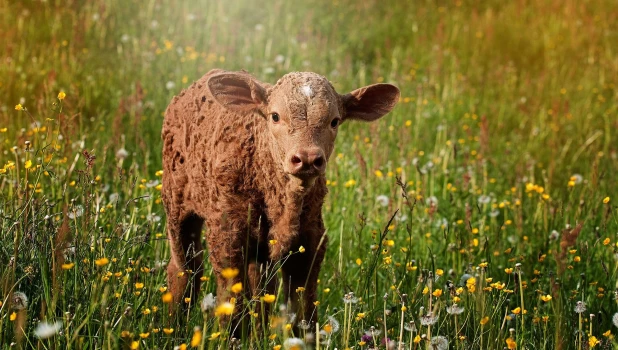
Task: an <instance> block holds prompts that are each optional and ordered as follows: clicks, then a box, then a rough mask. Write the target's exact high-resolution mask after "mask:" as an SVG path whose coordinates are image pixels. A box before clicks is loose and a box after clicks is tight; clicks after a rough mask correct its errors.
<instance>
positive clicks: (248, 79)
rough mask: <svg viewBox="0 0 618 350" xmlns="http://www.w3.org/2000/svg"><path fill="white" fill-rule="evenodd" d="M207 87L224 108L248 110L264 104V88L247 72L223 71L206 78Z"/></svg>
mask: <svg viewBox="0 0 618 350" xmlns="http://www.w3.org/2000/svg"><path fill="white" fill-rule="evenodd" d="M208 89H210V93H211V94H212V96H213V97H214V98H215V100H216V101H217V102H218V103H219V104H220V105H222V106H223V107H225V108H228V109H232V110H237V111H250V110H253V109H259V108H260V107H261V106H264V105H266V101H267V98H266V89H264V87H263V86H262V85H260V83H259V82H258V81H257V80H256V79H254V78H253V77H252V76H250V75H249V74H247V73H243V72H240V73H236V72H224V73H219V74H216V75H213V76H212V77H210V78H209V79H208Z"/></svg>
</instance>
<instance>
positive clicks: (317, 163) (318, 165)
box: [313, 156, 324, 168]
mask: <svg viewBox="0 0 618 350" xmlns="http://www.w3.org/2000/svg"><path fill="white" fill-rule="evenodd" d="M323 165H324V158H322V157H319V156H318V157H316V158H315V159H314V160H313V166H314V167H316V168H321V167H322V166H323Z"/></svg>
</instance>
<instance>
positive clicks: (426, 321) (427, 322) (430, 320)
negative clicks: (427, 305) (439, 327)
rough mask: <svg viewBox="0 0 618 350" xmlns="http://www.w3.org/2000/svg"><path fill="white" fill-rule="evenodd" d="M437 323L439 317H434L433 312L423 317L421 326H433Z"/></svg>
mask: <svg viewBox="0 0 618 350" xmlns="http://www.w3.org/2000/svg"><path fill="white" fill-rule="evenodd" d="M437 321H438V317H436V316H434V315H433V313H431V312H430V313H427V314H425V315H423V316H421V326H431V325H433V324H434V323H436V322H437Z"/></svg>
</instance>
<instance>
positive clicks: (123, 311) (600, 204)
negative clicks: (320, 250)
mask: <svg viewBox="0 0 618 350" xmlns="http://www.w3.org/2000/svg"><path fill="white" fill-rule="evenodd" d="M0 33H2V34H0V35H1V37H2V39H3V40H2V41H3V44H2V50H1V51H0V60H1V61H2V64H0V76H2V79H1V80H0V96H2V104H1V105H0V142H2V145H3V147H2V152H1V153H0V157H1V158H2V159H1V162H0V166H1V168H0V173H1V174H0V188H1V192H0V213H1V215H0V228H1V231H0V232H1V233H0V301H1V302H2V304H1V306H0V344H1V345H0V348H2V349H5V348H6V349H8V348H12V344H13V345H15V346H17V347H22V348H38V349H48V348H59V347H64V348H66V349H82V348H83V349H94V348H113V349H116V348H138V347H139V348H143V349H146V348H148V349H150V348H152V349H161V348H173V347H175V346H178V347H182V346H186V347H192V345H195V346H196V347H198V348H207V349H215V348H216V349H219V348H222V349H223V348H227V347H229V346H233V347H243V348H246V347H249V345H250V341H249V340H248V339H245V340H243V341H241V342H236V341H231V340H229V339H228V335H227V334H228V331H229V330H228V329H227V328H225V327H224V324H223V323H221V322H220V317H219V316H216V315H215V314H214V313H213V311H212V310H208V311H206V312H204V313H203V312H202V311H201V310H200V307H194V308H192V309H190V311H189V312H187V313H186V314H182V315H181V317H182V318H183V319H184V322H181V321H179V320H178V319H175V318H171V317H169V316H168V313H167V311H168V307H169V305H168V304H166V303H165V302H164V301H165V295H166V294H165V293H166V292H165V285H166V280H165V263H166V261H167V259H168V256H169V255H168V254H169V253H168V246H167V242H166V239H165V232H164V227H165V225H164V222H165V215H164V211H163V207H162V204H161V200H160V194H159V189H160V187H159V183H160V173H159V172H158V171H159V169H161V153H160V150H161V141H160V130H161V123H162V114H163V111H164V110H165V107H166V106H167V104H168V102H169V101H170V100H171V98H172V96H173V95H175V94H177V93H179V92H180V90H181V89H182V88H183V87H186V86H188V85H189V84H190V83H191V82H192V81H193V80H196V79H197V78H199V77H200V76H201V75H202V74H204V73H205V72H207V71H208V70H209V69H211V68H215V67H218V68H224V69H228V70H236V69H241V68H244V69H247V70H248V71H250V72H252V73H253V74H255V75H256V76H257V77H259V78H260V79H263V80H265V81H269V82H274V81H275V80H276V79H277V78H278V77H279V76H281V75H282V74H284V73H286V72H288V71H293V70H311V71H316V72H318V73H321V74H324V75H325V76H327V77H329V79H331V80H332V81H333V84H334V85H335V87H336V88H337V89H338V91H340V92H345V91H349V90H351V89H353V88H355V87H358V86H362V85H366V84H370V83H373V82H380V81H384V82H392V83H395V84H397V85H398V86H399V87H400V88H401V91H402V100H401V103H400V104H399V106H398V107H397V108H396V109H395V111H394V112H393V113H392V114H390V115H389V116H387V117H386V118H384V119H383V120H381V121H379V122H377V123H374V124H363V125H360V124H349V125H344V126H342V128H341V131H340V134H339V138H338V140H337V148H336V150H335V154H334V155H333V158H332V159H331V161H330V164H329V169H328V174H327V176H328V179H329V190H330V193H329V196H328V201H327V203H326V205H325V208H324V216H325V221H326V226H327V228H328V235H329V238H330V245H329V247H328V253H327V258H326V261H325V263H324V265H323V268H322V270H321V274H320V287H319V298H318V300H317V301H318V302H319V324H320V330H321V332H322V334H321V335H320V336H319V337H317V336H316V334H315V333H316V332H315V330H303V331H302V333H301V334H292V333H291V331H290V330H288V329H287V327H286V325H287V324H288V323H290V322H291V321H290V319H289V315H287V314H286V312H285V311H280V310H279V309H278V308H274V310H275V311H274V313H275V315H274V316H276V317H273V318H272V322H271V325H270V327H268V328H265V329H261V330H260V329H258V328H256V327H253V326H254V325H255V321H252V322H251V325H250V326H251V327H250V330H251V331H252V332H258V331H261V332H264V335H262V336H261V337H255V338H253V341H252V342H253V343H252V344H253V347H255V348H277V347H281V346H283V345H284V343H285V342H286V339H293V337H296V338H301V339H304V340H305V341H306V342H310V341H313V345H311V346H315V343H317V342H318V341H319V346H320V348H322V349H334V348H339V349H345V348H347V347H350V348H352V347H353V348H355V349H369V348H375V347H378V348H385V347H387V346H388V347H389V348H397V345H396V343H395V342H399V341H402V342H403V344H402V345H401V346H402V348H404V349H445V348H450V349H503V348H505V347H507V348H519V349H524V348H525V349H587V348H593V347H596V348H608V349H609V348H612V347H615V346H617V345H618V342H616V341H615V339H614V333H616V332H618V330H617V329H616V328H615V327H616V326H618V325H615V324H614V323H613V322H612V318H613V317H614V315H615V314H616V312H618V307H617V303H616V298H617V294H616V293H617V292H616V291H617V290H618V281H617V277H618V276H617V274H618V260H617V259H618V255H616V252H617V251H618V245H617V243H618V222H617V214H618V210H617V207H616V205H615V202H616V201H617V200H618V192H617V190H616V188H618V176H617V175H616V173H617V170H618V147H617V146H616V145H618V135H616V130H618V117H617V112H618V100H617V96H618V92H617V91H618V90H617V85H616V84H618V82H617V80H618V53H617V52H616V46H615V43H616V42H618V6H617V5H616V3H615V2H613V1H609V0H600V1H588V0H584V1H575V0H541V1H517V2H503V1H482V2H480V1H472V0H458V1H448V2H446V1H424V0H421V1H415V2H407V1H392V2H385V1H374V0H370V1H364V2H358V1H348V0H335V1H332V2H326V1H317V0H309V1H305V2H288V1H282V0H274V1H269V2H265V3H259V2H244V1H243V2H240V1H235V0H230V1H214V0H213V1H205V0H204V1H183V2H176V1H170V0H158V1H154V0H148V1H140V2H137V1H136V2H126V1H119V0H109V1H102V0H90V1H49V0H48V1H45V2H39V1H20V2H17V1H6V0H5V1H0ZM60 92H64V93H65V94H66V97H65V98H63V99H59V96H58V94H59V93H60ZM60 97H61V96H60ZM17 104H20V105H21V106H22V107H23V110H21V111H18V110H15V105H17ZM295 254H298V253H295ZM205 270H206V273H205V278H204V279H205V281H204V282H203V288H202V289H203V292H202V294H201V295H197V296H194V297H193V298H192V299H193V300H192V301H191V302H193V303H201V301H202V300H203V299H204V298H205V296H206V294H207V293H210V292H212V291H214V289H215V286H214V278H213V276H212V273H211V272H212V271H211V270H210V267H209V265H207V266H205ZM280 289H281V288H279V290H280ZM350 293H353V294H350ZM26 299H27V303H26V302H25V300H26ZM267 301H269V299H268V298H266V299H262V300H260V299H259V298H258V299H256V300H252V301H250V300H237V303H242V305H244V306H245V308H244V309H243V310H245V312H246V313H248V314H249V313H253V312H254V311H255V310H259V307H260V304H261V303H265V302H267ZM274 303H276V304H281V303H282V295H279V293H278V294H277V295H275V301H274ZM454 304H456V305H457V306H453V305H454ZM219 313H225V310H224V309H219ZM250 318H251V319H252V320H255V318H254V317H250ZM39 322H44V324H54V323H55V322H60V323H58V329H52V330H51V331H50V332H49V333H50V334H52V335H51V336H50V337H49V338H45V336H44V335H42V333H37V332H36V330H37V327H39V326H40V325H39ZM617 323H618V322H617ZM194 327H200V328H194ZM39 330H40V329H39ZM35 333H37V334H38V335H39V337H37V335H36V334H35ZM310 333H311V334H310ZM42 338H45V339H42ZM318 338H319V340H318ZM386 338H388V341H387V340H386ZM258 339H261V340H258ZM312 339H313V340H312ZM293 341H294V340H287V346H285V347H284V348H294V346H293V345H294V343H293ZM444 341H446V342H448V345H446V347H444V344H442V343H443V342H444ZM192 342H193V344H192ZM387 344H388V345H387Z"/></svg>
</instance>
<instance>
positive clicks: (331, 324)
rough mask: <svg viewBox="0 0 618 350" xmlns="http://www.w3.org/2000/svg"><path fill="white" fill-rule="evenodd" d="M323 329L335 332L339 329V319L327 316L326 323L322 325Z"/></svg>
mask: <svg viewBox="0 0 618 350" xmlns="http://www.w3.org/2000/svg"><path fill="white" fill-rule="evenodd" d="M327 328H328V329H327ZM324 330H325V331H326V332H327V333H337V331H339V321H337V319H336V318H334V317H333V316H328V323H327V324H326V325H325V326H324Z"/></svg>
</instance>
